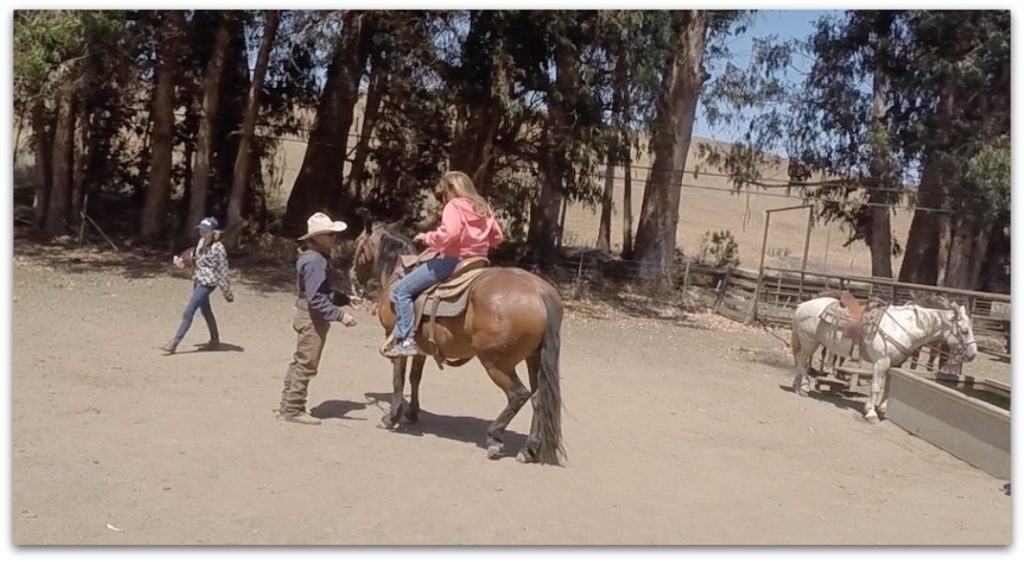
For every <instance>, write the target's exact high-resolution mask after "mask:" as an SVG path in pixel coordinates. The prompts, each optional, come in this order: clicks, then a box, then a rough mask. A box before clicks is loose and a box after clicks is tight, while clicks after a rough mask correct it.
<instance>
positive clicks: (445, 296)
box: [415, 268, 494, 327]
mask: <svg viewBox="0 0 1024 562" xmlns="http://www.w3.org/2000/svg"><path fill="white" fill-rule="evenodd" d="M492 271H494V270H493V269H486V268H485V269H477V270H474V271H470V272H468V273H464V274H462V275H460V276H458V277H456V278H455V279H452V280H451V281H443V282H442V283H441V284H439V285H435V286H434V287H431V288H430V289H427V290H426V291H423V293H421V294H420V296H419V297H417V298H416V309H415V310H416V315H415V318H416V322H415V325H416V326H417V327H418V326H419V325H420V319H421V318H422V317H423V316H424V315H425V314H429V313H431V312H433V308H434V303H433V301H434V300H438V303H437V312H436V313H435V316H436V317H437V318H454V317H456V316H459V315H461V314H462V313H463V312H465V311H466V303H467V302H469V288H470V287H472V286H473V284H474V283H476V282H477V281H478V280H479V279H480V278H481V277H483V276H484V275H486V274H487V273H489V272H492Z"/></svg>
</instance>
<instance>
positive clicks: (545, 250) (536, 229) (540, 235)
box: [527, 44, 579, 264]
mask: <svg viewBox="0 0 1024 562" xmlns="http://www.w3.org/2000/svg"><path fill="white" fill-rule="evenodd" d="M555 64H556V66H557V68H558V72H557V73H556V77H555V83H554V85H553V88H552V90H553V91H551V92H549V95H548V97H547V99H548V117H547V122H546V124H545V131H544V133H543V135H544V140H543V141H542V146H543V147H545V148H544V149H542V150H543V154H542V155H541V162H540V166H539V168H540V179H541V184H540V196H539V197H538V199H537V206H536V207H534V209H532V210H531V212H530V232H529V234H528V235H527V246H528V247H529V254H530V256H531V258H532V259H533V260H534V261H538V262H540V263H543V264H548V263H552V261H553V260H554V259H555V257H556V253H557V252H556V250H557V244H558V224H559V211H560V210H561V208H562V198H563V195H562V182H563V181H565V177H566V175H567V174H568V173H571V169H570V165H569V163H568V162H567V157H566V156H567V155H566V149H565V146H566V144H567V139H566V137H567V136H569V135H570V134H571V131H570V130H569V123H570V118H569V111H571V108H572V107H573V105H574V98H575V92H576V84H577V80H578V72H579V68H578V64H579V63H578V61H577V59H576V57H575V55H574V53H573V51H572V48H571V47H568V46H566V45H564V44H559V46H558V47H556V48H555ZM552 94H553V95H552Z"/></svg>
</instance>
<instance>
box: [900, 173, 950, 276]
mask: <svg viewBox="0 0 1024 562" xmlns="http://www.w3.org/2000/svg"><path fill="white" fill-rule="evenodd" d="M937 168H938V164H937V163H936V162H934V161H929V162H926V163H925V165H924V169H923V170H922V172H921V184H920V186H918V191H917V206H918V207H923V208H933V209H934V208H937V207H939V206H940V205H941V204H942V187H941V186H940V185H939V181H940V180H939V174H940V173H941V172H940V171H939V170H938V169H937ZM939 218H940V215H939V214H937V213H935V212H933V211H924V210H916V211H914V218H913V219H912V220H911V222H910V232H909V233H908V234H907V246H906V250H905V252H904V255H903V265H902V267H901V268H900V277H899V280H900V281H902V282H904V283H916V284H919V285H935V284H936V283H937V282H938V279H939V271H938V259H939V230H940V229H939V226H940V221H939Z"/></svg>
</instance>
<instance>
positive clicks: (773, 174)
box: [17, 102, 912, 274]
mask: <svg viewBox="0 0 1024 562" xmlns="http://www.w3.org/2000/svg"><path fill="white" fill-rule="evenodd" d="M355 114H356V118H355V119H354V120H353V124H352V128H351V130H350V135H351V136H350V141H349V151H350V152H351V150H352V145H353V144H354V143H355V136H356V135H357V134H358V133H359V131H360V129H361V128H362V119H361V116H362V103H361V102H360V104H359V105H357V107H356V110H355ZM304 117H305V120H306V121H307V122H310V123H311V122H312V117H313V116H312V114H311V113H307V114H306V115H304ZM20 133H21V134H20V135H18V136H19V137H20V138H18V144H17V146H18V147H20V148H21V149H22V151H24V152H27V151H28V150H29V146H28V141H29V139H28V132H27V130H25V129H23V130H21V131H20ZM711 142H715V141H711V140H709V139H701V138H695V139H694V142H693V144H692V146H691V150H690V156H689V158H688V162H687V169H694V168H699V169H701V170H706V171H709V172H712V173H713V172H715V170H713V169H711V168H710V167H709V166H708V164H707V163H706V162H705V161H704V159H703V158H701V157H700V155H699V154H698V149H697V146H698V145H699V144H700V143H711ZM720 146H721V145H720ZM305 150H306V142H305V138H304V137H301V136H288V137H284V138H281V139H279V142H278V147H277V153H276V154H275V156H274V158H273V159H272V160H270V161H266V162H265V163H264V173H265V181H264V184H265V185H266V186H268V188H269V191H270V194H269V195H270V196H269V199H270V201H269V203H270V204H271V206H272V207H283V206H284V204H285V202H286V201H287V198H288V194H289V192H290V191H291V187H292V185H293V183H294V182H295V178H296V176H297V175H298V170H299V168H300V167H301V165H302V158H303V155H304V154H305ZM178 156H179V158H180V157H181V155H180V154H179V155H178ZM349 156H350V157H351V154H350V155H349ZM30 159H31V158H30V156H29V155H25V156H23V157H21V158H20V159H19V162H24V161H27V160H30ZM649 165H650V160H649V156H648V155H647V154H646V153H640V154H637V155H636V156H635V164H634V166H633V170H632V176H633V182H632V186H633V193H632V201H633V204H632V207H633V221H634V229H635V227H636V223H637V222H638V221H639V218H640V210H641V207H642V202H643V189H644V183H645V181H646V179H647V174H648V169H647V168H648V167H649ZM785 170H786V166H785V162H780V163H778V165H774V166H770V167H766V168H765V169H764V170H762V173H763V176H764V178H766V179H770V180H771V179H773V180H777V181H784V180H786V179H787V178H786V173H785ZM346 171H347V166H346ZM623 175H624V171H623V170H622V169H621V168H619V169H616V171H615V177H616V180H615V207H614V214H613V218H612V245H613V247H615V248H621V245H622V192H623V182H622V178H623ZM783 195H784V194H783V193H781V192H780V191H779V190H772V191H771V192H764V191H761V190H759V189H757V188H750V191H749V192H745V193H742V194H737V193H733V192H732V191H731V190H730V185H729V182H728V179H727V178H725V177H721V176H717V175H707V174H702V175H700V176H699V177H697V178H694V177H693V175H691V174H687V175H686V177H685V179H684V186H683V192H682V197H681V200H680V205H679V215H680V218H679V230H678V234H677V244H678V245H679V247H680V248H681V249H682V250H683V251H684V252H685V253H686V254H687V255H694V254H696V253H697V252H698V251H699V249H700V244H701V238H702V236H703V235H704V233H705V232H707V231H718V230H728V231H730V232H731V233H732V234H733V236H734V237H735V239H736V241H737V243H738V244H739V252H740V260H741V265H742V266H744V267H751V268H753V267H757V262H758V258H759V255H760V250H761V240H762V235H763V228H764V220H765V214H764V211H765V210H767V209H772V208H777V207H787V206H792V205H799V204H801V203H802V201H801V200H800V199H799V198H798V197H797V196H795V195H794V196H792V197H785V196H783ZM599 212H600V211H599V209H594V208H589V207H587V206H585V205H581V204H575V205H572V206H570V208H569V209H568V210H567V212H566V224H565V233H564V240H565V244H567V245H584V246H593V245H594V243H595V241H596V239H597V231H598V218H599ZM806 216H807V215H806V211H802V210H801V211H792V212H787V213H777V214H775V216H774V217H773V218H772V227H771V231H770V233H769V239H768V257H767V259H766V264H767V265H770V266H779V267H798V266H799V264H800V258H801V255H802V252H803V240H804V233H805V230H806ZM911 217H912V214H911V213H910V212H908V211H906V210H899V211H897V212H896V214H895V216H894V218H893V230H894V232H893V234H894V236H895V237H896V238H897V240H900V241H905V240H906V235H907V232H908V230H909V227H910V220H911ZM845 241H846V234H845V232H843V230H842V228H841V226H840V225H835V224H834V225H828V226H825V225H819V226H815V227H814V228H813V229H812V232H811V243H810V251H809V259H808V266H809V267H810V268H811V269H817V270H828V271H831V272H837V273H858V274H868V273H870V271H871V261H870V253H869V251H868V249H867V246H866V245H864V244H863V243H854V244H852V245H850V246H849V247H845V248H844V247H843V243H844V242H845ZM893 265H894V267H895V268H897V270H898V267H899V259H898V258H897V260H896V261H895V262H894V264H893Z"/></svg>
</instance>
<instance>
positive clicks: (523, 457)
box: [516, 451, 537, 464]
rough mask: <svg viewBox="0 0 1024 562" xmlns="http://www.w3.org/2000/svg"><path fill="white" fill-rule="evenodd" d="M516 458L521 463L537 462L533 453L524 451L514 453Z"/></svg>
mask: <svg viewBox="0 0 1024 562" xmlns="http://www.w3.org/2000/svg"><path fill="white" fill-rule="evenodd" d="M516 460H517V461H519V462H521V463H523V464H531V463H535V462H537V459H535V458H534V457H533V455H531V454H527V452H526V451H519V453H518V454H517V455H516Z"/></svg>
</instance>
